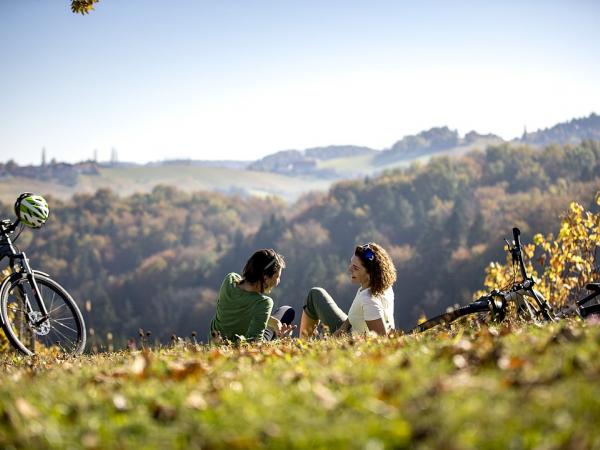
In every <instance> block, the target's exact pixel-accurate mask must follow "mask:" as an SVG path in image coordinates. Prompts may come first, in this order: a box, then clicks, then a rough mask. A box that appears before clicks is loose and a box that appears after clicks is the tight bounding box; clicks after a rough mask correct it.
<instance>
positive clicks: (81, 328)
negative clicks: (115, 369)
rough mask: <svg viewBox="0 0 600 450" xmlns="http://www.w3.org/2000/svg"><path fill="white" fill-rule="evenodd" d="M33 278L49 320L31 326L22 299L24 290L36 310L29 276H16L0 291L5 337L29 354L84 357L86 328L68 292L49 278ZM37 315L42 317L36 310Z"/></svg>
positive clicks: (21, 350) (37, 276) (38, 275)
mask: <svg viewBox="0 0 600 450" xmlns="http://www.w3.org/2000/svg"><path fill="white" fill-rule="evenodd" d="M34 277H35V281H36V283H37V285H38V288H39V290H40V293H41V295H42V298H43V299H44V302H45V304H46V308H47V310H48V316H49V317H48V320H47V321H44V322H43V323H41V324H38V325H34V324H32V323H31V320H30V316H28V314H27V312H26V311H25V308H24V304H23V299H22V298H21V295H22V294H21V292H23V291H22V290H21V289H24V292H25V295H27V296H28V297H29V298H30V304H31V306H32V308H35V309H37V302H36V301H35V300H34V297H33V289H32V287H31V284H30V283H29V280H28V279H27V275H26V274H23V273H18V274H13V275H11V277H10V278H9V279H8V280H7V282H5V283H4V284H3V286H2V291H1V292H0V314H1V315H2V324H3V328H4V332H5V334H6V337H7V338H8V340H9V341H10V342H11V344H12V345H13V346H14V347H15V348H16V349H17V350H19V351H20V352H22V353H24V354H26V355H33V354H35V353H39V352H40V351H41V350H42V349H43V348H47V349H51V348H56V349H58V350H59V351H61V352H62V353H67V354H74V355H79V354H81V353H82V352H83V350H84V348H85V344H86V329H85V322H84V320H83V316H82V314H81V311H80V310H79V308H78V307H77V304H76V303H75V301H74V300H73V298H72V297H71V296H70V295H69V293H68V292H67V291H66V289H65V288H63V287H62V286H61V285H60V284H58V283H57V282H56V281H54V280H53V279H52V278H50V277H49V276H46V275H42V274H40V273H34ZM36 314H39V315H40V316H41V313H35V311H34V315H36Z"/></svg>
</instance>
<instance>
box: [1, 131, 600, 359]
mask: <svg viewBox="0 0 600 450" xmlns="http://www.w3.org/2000/svg"><path fill="white" fill-rule="evenodd" d="M598 174H600V143H599V142H595V141H583V142H582V143H580V144H577V145H564V146H558V145H550V146H547V147H545V148H544V149H542V150H540V149H535V148H532V147H528V146H511V145H508V144H503V145H499V146H492V147H488V148H487V149H486V150H485V151H477V152H471V153H469V154H467V155H464V156H459V157H452V158H450V157H437V158H433V159H431V160H430V161H429V162H428V163H426V164H413V165H411V166H410V167H408V168H405V169H397V170H393V171H389V172H385V173H383V174H382V175H380V176H377V177H373V178H364V179H362V180H355V181H343V182H339V183H337V184H335V185H334V186H333V187H332V188H331V189H330V190H329V191H328V192H326V193H311V194H307V195H305V196H303V197H302V198H301V199H300V200H298V201H297V202H296V203H294V204H292V205H288V204H286V203H284V202H283V201H282V200H280V199H278V198H274V197H269V198H262V199H261V198H243V199H242V198H239V197H235V196H227V195H224V194H217V193H214V192H196V193H193V194H190V193H185V192H182V191H179V190H178V189H176V188H174V187H169V186H157V187H156V188H155V189H154V190H153V191H152V192H151V193H149V194H135V195H131V196H127V197H121V196H119V195H118V193H117V192H113V191H111V190H107V189H102V190H99V191H97V192H96V193H94V194H93V195H89V194H80V195H75V196H73V197H72V198H71V199H69V200H67V201H62V200H58V199H56V198H52V197H50V196H47V200H48V202H49V204H50V209H51V213H50V214H51V215H50V220H49V221H48V223H47V224H46V225H45V226H44V227H43V228H42V229H40V230H28V229H26V230H24V231H23V233H22V234H21V236H20V238H19V240H18V241H17V245H18V246H19V247H20V248H21V249H23V250H26V251H27V253H28V256H29V257H30V259H31V264H32V266H33V267H34V268H37V269H40V270H43V271H46V272H48V273H50V274H51V275H52V276H53V277H54V278H55V279H57V280H58V281H59V282H60V283H61V284H63V285H64V286H65V287H66V288H67V289H68V290H69V292H71V294H72V295H73V297H74V298H75V299H76V300H77V302H78V303H79V305H80V306H81V309H82V311H83V312H84V315H85V319H86V323H87V325H88V328H89V342H90V344H91V349H92V350H102V349H105V348H111V347H117V348H118V347H123V346H125V345H127V342H128V341H129V340H130V339H136V338H137V336H138V334H139V333H144V334H145V335H146V334H147V335H148V336H150V337H149V339H152V340H155V341H160V342H168V341H169V340H170V339H172V337H173V336H180V337H184V338H185V337H189V336H191V334H192V333H194V334H195V336H197V339H198V340H205V339H206V334H207V330H208V325H209V323H210V320H211V319H212V315H213V312H214V307H215V303H216V296H217V289H218V287H219V285H220V283H221V280H222V279H223V277H224V275H225V274H227V273H228V272H231V271H241V269H242V267H243V265H244V263H245V261H246V259H247V258H248V256H249V255H250V254H251V253H252V252H253V251H254V250H255V249H258V248H263V247H271V248H274V249H276V250H277V251H278V252H280V253H282V254H283V255H284V257H285V259H286V263H287V268H286V269H285V270H284V272H283V275H282V280H281V284H280V286H279V287H278V288H276V289H275V290H274V291H273V293H272V297H273V299H274V300H275V304H276V305H283V304H290V305H292V306H294V307H295V308H296V309H297V311H300V310H301V306H302V303H303V301H304V297H305V295H306V293H307V292H308V290H309V289H310V288H311V287H312V286H322V287H325V288H326V289H327V290H328V291H330V292H331V293H332V295H333V297H334V298H335V299H336V300H338V302H339V303H340V306H341V307H342V308H343V309H347V308H348V307H349V305H350V302H351V301H352V299H353V297H354V291H355V287H354V286H353V285H351V284H350V283H349V280H348V276H347V275H346V268H347V264H348V261H349V258H350V257H351V255H352V253H353V249H354V246H355V245H357V244H362V243H365V242H370V241H373V242H377V243H380V244H381V245H383V246H384V247H385V248H386V249H387V250H388V252H389V253H390V255H391V256H392V258H393V260H394V262H395V264H396V267H397V270H398V281H397V282H396V284H395V286H394V291H395V296H396V317H395V319H396V325H397V327H398V328H400V329H409V328H411V327H412V326H413V325H414V324H416V322H417V320H418V318H419V317H420V316H422V315H425V316H431V315H433V314H436V313H438V312H440V311H443V310H444V309H445V308H446V307H448V306H449V305H453V304H464V303H466V302H468V301H470V300H471V298H472V295H473V293H474V292H475V291H477V290H478V289H480V288H481V287H482V285H483V282H484V277H485V268H486V266H487V264H488V263H490V262H491V261H503V260H504V250H503V239H504V238H505V237H506V238H509V237H510V236H511V229H512V227H514V226H518V227H519V228H520V229H521V231H522V238H523V241H524V243H527V242H530V241H531V240H532V239H533V235H534V234H536V233H549V232H554V231H556V229H557V227H558V226H559V224H560V214H561V211H563V210H564V209H565V208H566V207H567V206H568V205H569V203H570V202H571V201H578V202H579V203H581V204H582V205H583V206H584V207H585V208H586V209H588V210H590V211H597V210H598V205H596V203H595V202H594V197H595V195H596V193H597V192H598V191H600V177H599V176H598ZM37 193H38V194H41V195H44V193H43V192H37ZM17 195H18V193H17V192H15V198H16V197H17ZM0 213H1V214H2V217H6V218H8V217H10V218H12V217H14V213H13V212H12V205H11V204H7V203H4V204H0Z"/></svg>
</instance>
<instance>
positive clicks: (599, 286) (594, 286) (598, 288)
mask: <svg viewBox="0 0 600 450" xmlns="http://www.w3.org/2000/svg"><path fill="white" fill-rule="evenodd" d="M585 288H586V289H587V290H588V291H594V292H600V283H588V284H586V285H585Z"/></svg>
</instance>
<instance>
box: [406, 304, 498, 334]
mask: <svg viewBox="0 0 600 450" xmlns="http://www.w3.org/2000/svg"><path fill="white" fill-rule="evenodd" d="M490 310H491V308H490V303H489V301H488V300H478V301H476V302H473V303H470V304H468V305H466V306H463V307H461V308H458V309H455V310H453V311H449V312H447V313H444V314H440V315H439V316H435V317H432V318H431V319H429V320H428V321H426V322H423V323H421V324H419V325H417V326H416V327H414V328H413V329H412V330H410V331H411V332H417V333H421V332H423V331H426V330H429V329H431V328H433V327H435V326H436V325H440V324H448V323H451V322H454V321H455V320H457V319H460V318H461V317H464V316H468V315H469V314H476V313H481V312H490Z"/></svg>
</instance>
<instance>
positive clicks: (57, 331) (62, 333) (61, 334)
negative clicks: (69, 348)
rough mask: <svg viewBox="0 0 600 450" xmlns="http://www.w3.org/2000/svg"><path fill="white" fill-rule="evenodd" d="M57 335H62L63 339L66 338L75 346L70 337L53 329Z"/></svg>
mask: <svg viewBox="0 0 600 450" xmlns="http://www.w3.org/2000/svg"><path fill="white" fill-rule="evenodd" d="M52 330H53V331H54V332H55V333H56V334H60V335H61V336H62V337H64V338H65V339H66V340H67V341H69V342H70V343H71V344H75V342H74V341H72V340H71V339H69V337H68V336H65V335H64V334H63V333H61V332H60V331H59V330H58V329H56V328H53V329H52Z"/></svg>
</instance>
